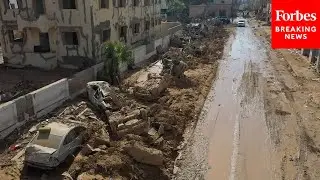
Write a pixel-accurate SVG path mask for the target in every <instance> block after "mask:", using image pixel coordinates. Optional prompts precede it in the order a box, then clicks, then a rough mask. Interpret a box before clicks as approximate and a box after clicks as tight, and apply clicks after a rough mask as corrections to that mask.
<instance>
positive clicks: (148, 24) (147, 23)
mask: <svg viewBox="0 0 320 180" xmlns="http://www.w3.org/2000/svg"><path fill="white" fill-rule="evenodd" d="M144 29H145V30H146V31H148V30H149V29H150V21H146V22H145V25H144Z"/></svg>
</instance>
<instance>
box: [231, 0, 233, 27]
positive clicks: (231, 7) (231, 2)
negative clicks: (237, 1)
mask: <svg viewBox="0 0 320 180" xmlns="http://www.w3.org/2000/svg"><path fill="white" fill-rule="evenodd" d="M231 23H233V0H232V1H231Z"/></svg>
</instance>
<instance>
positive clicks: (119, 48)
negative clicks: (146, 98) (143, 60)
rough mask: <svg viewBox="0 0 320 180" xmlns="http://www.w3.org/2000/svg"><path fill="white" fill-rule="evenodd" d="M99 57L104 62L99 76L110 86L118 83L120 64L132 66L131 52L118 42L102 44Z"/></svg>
mask: <svg viewBox="0 0 320 180" xmlns="http://www.w3.org/2000/svg"><path fill="white" fill-rule="evenodd" d="M101 57H102V59H103V61H104V69H103V72H102V73H101V74H100V76H101V78H102V79H104V80H106V81H108V82H110V83H111V84H118V83H119V76H120V69H119V65H120V64H125V65H132V64H133V58H132V52H131V51H130V49H129V48H128V47H127V46H126V45H125V44H123V43H121V42H118V41H115V42H111V41H108V42H105V43H103V44H102V49H101Z"/></svg>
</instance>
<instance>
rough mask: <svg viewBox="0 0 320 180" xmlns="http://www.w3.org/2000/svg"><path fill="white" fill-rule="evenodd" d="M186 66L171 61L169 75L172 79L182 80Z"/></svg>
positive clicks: (181, 62)
mask: <svg viewBox="0 0 320 180" xmlns="http://www.w3.org/2000/svg"><path fill="white" fill-rule="evenodd" d="M187 69H188V65H187V64H186V63H185V62H183V61H178V60H173V61H172V65H171V68H170V74H171V75H172V76H174V77H178V78H183V77H184V76H185V75H184V72H185V71H186V70H187Z"/></svg>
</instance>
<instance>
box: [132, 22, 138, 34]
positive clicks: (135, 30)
mask: <svg viewBox="0 0 320 180" xmlns="http://www.w3.org/2000/svg"><path fill="white" fill-rule="evenodd" d="M138 33H140V23H136V24H134V25H133V34H138Z"/></svg>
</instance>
